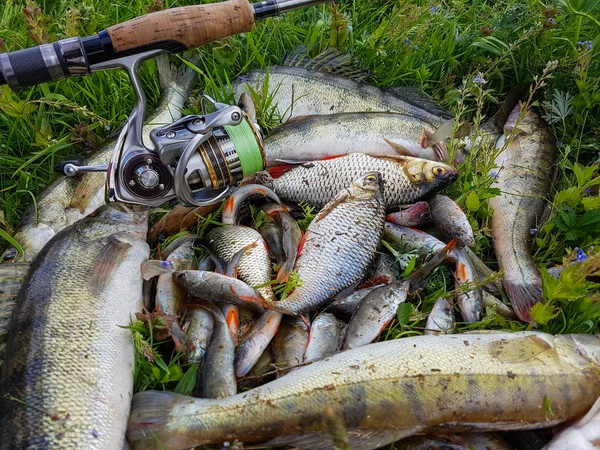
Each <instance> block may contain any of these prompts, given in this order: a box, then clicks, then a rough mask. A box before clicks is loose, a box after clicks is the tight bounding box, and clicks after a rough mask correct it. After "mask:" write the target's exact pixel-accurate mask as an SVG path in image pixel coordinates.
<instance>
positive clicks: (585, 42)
mask: <svg viewBox="0 0 600 450" xmlns="http://www.w3.org/2000/svg"><path fill="white" fill-rule="evenodd" d="M577 44H578V45H583V46H584V47H587V49H588V50H591V49H592V47H593V46H594V41H577Z"/></svg>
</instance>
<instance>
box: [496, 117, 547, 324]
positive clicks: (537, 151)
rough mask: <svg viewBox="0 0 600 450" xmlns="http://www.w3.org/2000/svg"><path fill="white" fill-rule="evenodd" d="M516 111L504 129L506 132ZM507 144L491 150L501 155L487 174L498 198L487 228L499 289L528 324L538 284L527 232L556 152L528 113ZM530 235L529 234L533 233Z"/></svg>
mask: <svg viewBox="0 0 600 450" xmlns="http://www.w3.org/2000/svg"><path fill="white" fill-rule="evenodd" d="M519 113H520V109H519V107H517V108H515V109H514V110H513V112H512V113H511V115H510V117H509V120H508V122H507V124H506V125H505V127H504V130H505V133H510V132H512V130H513V129H514V127H515V122H516V120H517V117H518V116H519ZM518 127H519V129H518V130H516V133H517V134H516V135H515V136H513V137H512V138H511V139H508V140H507V138H506V137H505V136H502V137H501V138H500V139H499V140H498V143H497V145H496V147H497V148H501V149H502V151H501V152H500V154H499V155H498V157H497V158H496V166H497V168H496V169H493V174H492V176H494V175H495V178H496V180H495V182H494V183H493V184H492V187H495V188H498V189H500V192H501V193H500V195H498V196H496V197H493V198H491V199H490V200H489V204H490V206H491V207H492V208H493V210H494V213H493V215H492V221H491V229H492V237H493V242H494V250H495V252H496V257H497V258H498V264H499V265H500V269H501V270H502V271H503V273H504V277H503V280H502V281H503V284H504V288H505V289H506V293H507V294H508V298H509V299H510V301H511V304H512V306H513V309H514V310H515V312H516V313H517V316H518V317H519V319H521V320H524V321H530V320H531V316H530V315H529V310H530V308H531V307H532V306H533V305H534V304H535V303H537V302H538V301H540V300H541V299H542V279H541V276H540V271H539V269H538V267H537V266H536V265H535V263H534V261H533V256H532V253H531V248H532V244H533V240H534V236H533V234H532V231H531V230H532V229H536V228H538V227H539V225H540V222H541V220H542V216H543V215H544V211H545V207H546V198H547V196H548V194H549V192H550V190H551V188H552V185H553V182H554V177H555V173H556V169H555V168H556V158H557V152H556V147H555V145H554V141H553V139H552V136H551V133H550V130H549V129H548V126H547V125H546V124H545V123H544V122H543V121H542V119H541V118H540V116H539V115H538V114H537V113H536V112H534V111H528V112H527V113H526V115H525V118H524V119H522V121H521V122H520V124H519V125H518ZM534 234H535V233H534Z"/></svg>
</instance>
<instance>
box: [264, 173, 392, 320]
mask: <svg viewBox="0 0 600 450" xmlns="http://www.w3.org/2000/svg"><path fill="white" fill-rule="evenodd" d="M381 182H382V179H381V174H379V173H378V172H368V173H366V174H365V175H363V176H361V177H360V178H358V179H357V180H355V181H353V182H352V184H350V185H349V186H348V187H347V188H345V189H344V190H343V191H341V192H340V193H339V194H338V195H337V197H336V199H334V200H333V201H331V202H330V203H329V204H328V205H327V206H326V207H325V208H323V209H322V210H321V211H320V212H319V214H317V216H316V217H315V219H314V220H313V221H312V223H311V224H310V225H309V226H308V228H307V230H306V233H305V235H304V241H303V242H304V244H303V246H302V250H301V252H300V255H299V256H298V260H297V261H296V266H295V267H294V271H295V272H297V273H298V276H299V278H300V280H302V284H301V285H300V286H298V287H296V288H295V289H294V291H293V292H292V293H291V294H290V295H289V296H288V297H286V298H285V299H284V300H281V301H277V302H268V303H267V305H265V306H267V307H268V308H271V309H274V310H276V311H279V312H282V313H284V314H289V315H300V314H303V313H305V312H308V311H314V310H316V309H318V308H320V307H322V306H324V305H325V304H326V303H327V302H328V301H329V299H330V297H332V296H333V295H335V294H337V293H338V292H340V291H341V290H343V289H344V288H346V287H348V286H350V285H352V284H353V283H355V282H357V281H358V280H360V278H362V276H363V275H364V273H365V271H366V269H367V268H368V266H369V263H370V262H371V260H372V259H373V256H374V255H375V251H376V249H377V245H378V244H379V239H380V237H381V232H382V230H383V223H384V217H385V210H384V207H383V201H382V198H381Z"/></svg>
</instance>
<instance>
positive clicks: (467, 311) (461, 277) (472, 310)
mask: <svg viewBox="0 0 600 450" xmlns="http://www.w3.org/2000/svg"><path fill="white" fill-rule="evenodd" d="M454 254H455V255H456V256H457V258H456V266H455V267H456V268H455V270H454V276H455V278H456V288H457V294H456V303H458V308H459V309H460V314H461V315H462V318H463V320H464V321H465V322H479V321H480V320H481V318H482V317H483V300H482V293H481V291H482V289H481V287H478V286H477V287H476V286H472V284H474V283H477V275H476V273H475V269H474V268H473V265H472V264H471V261H470V260H469V258H468V257H467V255H466V253H465V251H464V250H463V249H456V250H455V251H454ZM464 284H467V287H461V286H462V285H464Z"/></svg>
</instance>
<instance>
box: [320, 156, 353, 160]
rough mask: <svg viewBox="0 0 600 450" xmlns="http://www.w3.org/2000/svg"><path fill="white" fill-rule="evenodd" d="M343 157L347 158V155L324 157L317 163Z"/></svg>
mask: <svg viewBox="0 0 600 450" xmlns="http://www.w3.org/2000/svg"><path fill="white" fill-rule="evenodd" d="M344 156H348V155H346V154H342V155H330V156H326V157H325V158H321V159H319V161H329V160H330V159H336V158H342V157H344Z"/></svg>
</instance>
